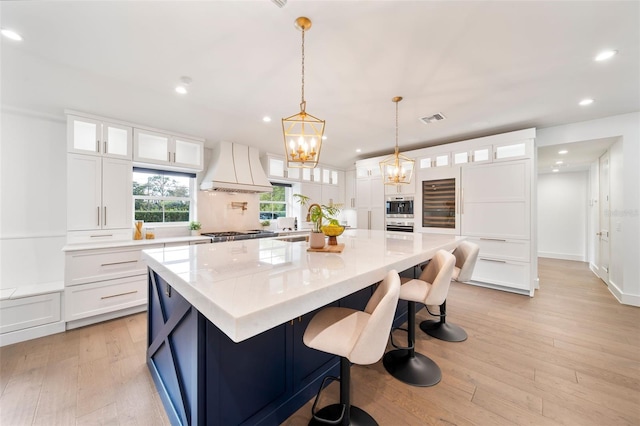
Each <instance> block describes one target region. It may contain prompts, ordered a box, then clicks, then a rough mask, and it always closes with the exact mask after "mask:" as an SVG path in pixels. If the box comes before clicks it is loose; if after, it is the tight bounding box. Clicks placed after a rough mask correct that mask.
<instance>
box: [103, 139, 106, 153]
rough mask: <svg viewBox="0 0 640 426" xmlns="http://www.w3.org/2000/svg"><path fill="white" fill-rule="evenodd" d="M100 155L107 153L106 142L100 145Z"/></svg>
mask: <svg viewBox="0 0 640 426" xmlns="http://www.w3.org/2000/svg"><path fill="white" fill-rule="evenodd" d="M102 153H103V154H106V153H107V141H104V142H103V143H102Z"/></svg>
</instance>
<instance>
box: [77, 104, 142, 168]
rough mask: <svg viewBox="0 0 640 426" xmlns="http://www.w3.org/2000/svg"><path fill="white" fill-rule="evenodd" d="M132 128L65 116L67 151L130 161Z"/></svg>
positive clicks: (91, 119) (92, 119) (86, 118)
mask: <svg viewBox="0 0 640 426" xmlns="http://www.w3.org/2000/svg"><path fill="white" fill-rule="evenodd" d="M132 130H133V129H132V128H131V127H129V126H125V125H121V124H116V123H109V122H106V121H102V120H97V119H94V118H88V117H82V116H76V115H68V116H67V151H68V152H75V153H78V154H89V155H99V156H104V157H112V158H122V159H127V160H131V153H132V143H131V134H132Z"/></svg>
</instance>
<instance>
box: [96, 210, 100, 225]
mask: <svg viewBox="0 0 640 426" xmlns="http://www.w3.org/2000/svg"><path fill="white" fill-rule="evenodd" d="M96 209H97V210H98V226H100V206H98V207H96Z"/></svg>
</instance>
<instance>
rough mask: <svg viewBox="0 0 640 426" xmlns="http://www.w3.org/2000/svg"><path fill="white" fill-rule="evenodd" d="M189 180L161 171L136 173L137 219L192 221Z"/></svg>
mask: <svg viewBox="0 0 640 426" xmlns="http://www.w3.org/2000/svg"><path fill="white" fill-rule="evenodd" d="M190 179H191V178H189V177H187V176H173V175H164V174H162V172H159V171H158V172H150V171H135V170H134V172H133V200H134V218H135V220H144V221H145V223H154V222H155V223H166V222H189V218H190V215H189V208H190V206H191V194H190Z"/></svg>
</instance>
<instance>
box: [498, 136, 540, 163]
mask: <svg viewBox="0 0 640 426" xmlns="http://www.w3.org/2000/svg"><path fill="white" fill-rule="evenodd" d="M532 149H533V144H532V143H531V141H530V140H521V141H514V142H512V141H510V142H503V143H499V144H494V145H493V161H510V160H515V159H519V158H531V156H532V152H531V151H532Z"/></svg>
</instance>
